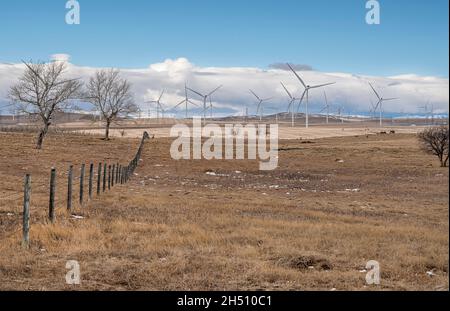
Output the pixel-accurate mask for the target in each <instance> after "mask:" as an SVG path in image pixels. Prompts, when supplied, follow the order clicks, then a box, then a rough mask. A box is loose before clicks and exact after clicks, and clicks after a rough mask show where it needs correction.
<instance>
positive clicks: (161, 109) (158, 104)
mask: <svg viewBox="0 0 450 311" xmlns="http://www.w3.org/2000/svg"><path fill="white" fill-rule="evenodd" d="M165 92H166V91H165V90H163V91H162V92H161V95H160V96H159V98H158V100H151V101H148V102H145V103H146V104H156V118H157V120H158V123H159V116H160V113H161V115H162V118H163V119H164V113H165V111H166V110H165V109H164V107H163V104H162V103H161V99H162V97H163V96H164V93H165Z"/></svg>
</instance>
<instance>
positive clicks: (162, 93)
mask: <svg viewBox="0 0 450 311" xmlns="http://www.w3.org/2000/svg"><path fill="white" fill-rule="evenodd" d="M165 91H166V90H163V91H162V92H161V95H160V96H159V99H158V102H159V101H160V100H161V98H162V97H163V95H164V92H165Z"/></svg>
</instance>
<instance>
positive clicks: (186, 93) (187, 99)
mask: <svg viewBox="0 0 450 311" xmlns="http://www.w3.org/2000/svg"><path fill="white" fill-rule="evenodd" d="M184 93H185V96H186V97H185V99H183V100H182V101H181V102H180V103H179V104H177V105H176V106H175V107H173V108H172V109H176V108H178V107H179V106H181V105H183V104H185V118H186V119H187V117H188V105H189V104H191V105H194V106H196V107H198V105H197V104H196V103H194V102H192V101H191V100H190V99H189V97H188V87H187V86H186V84H184Z"/></svg>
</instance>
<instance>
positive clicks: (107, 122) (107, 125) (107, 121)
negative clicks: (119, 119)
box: [105, 120, 111, 140]
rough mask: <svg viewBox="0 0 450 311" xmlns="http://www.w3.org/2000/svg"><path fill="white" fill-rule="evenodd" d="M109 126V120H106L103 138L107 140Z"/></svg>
mask: <svg viewBox="0 0 450 311" xmlns="http://www.w3.org/2000/svg"><path fill="white" fill-rule="evenodd" d="M110 126H111V121H110V120H106V129H105V140H109V127H110Z"/></svg>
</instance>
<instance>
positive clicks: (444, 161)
mask: <svg viewBox="0 0 450 311" xmlns="http://www.w3.org/2000/svg"><path fill="white" fill-rule="evenodd" d="M419 140H420V141H421V143H422V148H423V149H424V150H425V151H426V152H428V153H431V154H434V155H436V156H438V158H439V161H440V162H441V167H447V165H448V141H449V135H448V127H447V126H438V127H430V128H427V129H426V130H424V131H423V132H420V133H419Z"/></svg>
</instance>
